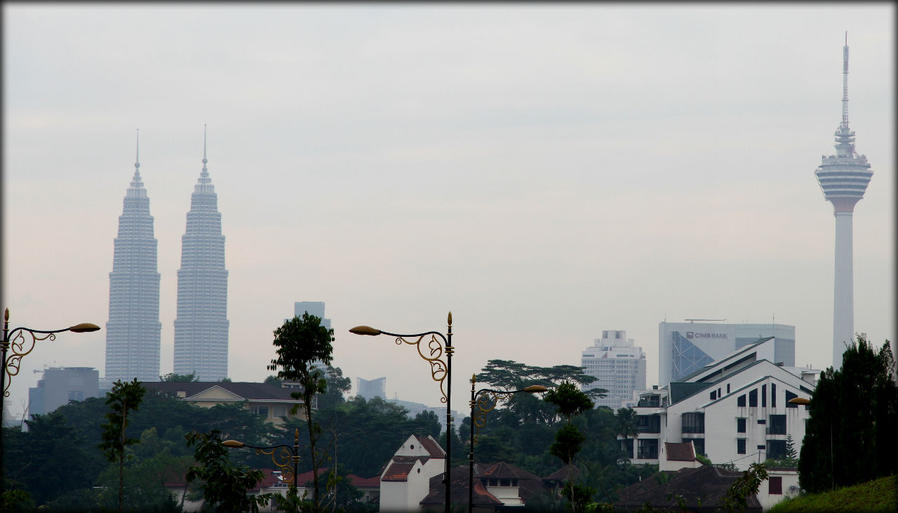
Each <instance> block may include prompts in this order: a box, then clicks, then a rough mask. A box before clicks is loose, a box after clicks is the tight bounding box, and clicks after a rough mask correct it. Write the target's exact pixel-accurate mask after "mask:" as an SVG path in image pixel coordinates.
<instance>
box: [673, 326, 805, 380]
mask: <svg viewBox="0 0 898 513" xmlns="http://www.w3.org/2000/svg"><path fill="white" fill-rule="evenodd" d="M686 320H687V322H661V323H659V324H658V384H660V385H661V386H665V385H667V384H668V383H670V382H671V381H680V380H682V379H683V378H685V377H686V376H688V375H690V374H692V373H693V372H695V371H697V370H699V369H702V368H703V367H704V366H705V365H708V364H710V363H711V362H714V361H716V360H719V359H720V358H722V357H724V356H726V355H728V354H730V353H732V352H733V351H735V350H736V349H739V348H740V347H742V346H746V345H748V344H752V343H754V342H757V341H758V340H760V339H762V338H767V337H775V338H776V342H775V343H774V347H775V353H774V356H773V360H774V362H773V363H782V364H783V365H785V366H786V367H793V366H794V365H795V326H790V325H788V324H774V323H770V324H733V323H724V322H717V321H714V322H709V321H710V320H708V319H686Z"/></svg>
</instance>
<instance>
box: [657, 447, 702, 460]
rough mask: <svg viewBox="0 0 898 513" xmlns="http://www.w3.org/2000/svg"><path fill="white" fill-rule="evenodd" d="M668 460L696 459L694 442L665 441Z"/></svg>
mask: <svg viewBox="0 0 898 513" xmlns="http://www.w3.org/2000/svg"><path fill="white" fill-rule="evenodd" d="M664 450H665V452H667V461H695V446H694V445H692V442H664Z"/></svg>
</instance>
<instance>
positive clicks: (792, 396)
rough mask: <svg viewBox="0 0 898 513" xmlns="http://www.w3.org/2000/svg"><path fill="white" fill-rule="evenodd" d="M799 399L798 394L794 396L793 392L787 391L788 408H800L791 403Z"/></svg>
mask: <svg viewBox="0 0 898 513" xmlns="http://www.w3.org/2000/svg"><path fill="white" fill-rule="evenodd" d="M796 397H798V394H793V393H792V392H790V391H788V390H786V408H798V405H797V404H792V403H790V402H789V401H790V400H792V399H795V398H796Z"/></svg>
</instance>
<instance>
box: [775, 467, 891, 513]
mask: <svg viewBox="0 0 898 513" xmlns="http://www.w3.org/2000/svg"><path fill="white" fill-rule="evenodd" d="M830 511H851V512H856V511H864V512H876V513H879V512H882V513H886V512H893V511H898V475H893V476H888V477H882V478H879V479H877V480H875V481H868V482H866V483H861V484H858V485H854V486H846V487H845V488H839V489H838V490H833V491H831V492H823V493H813V494H808V495H803V496H800V497H796V498H794V499H787V500H785V501H783V502H781V503H779V504H777V505H776V506H774V507H773V508H771V509H770V512H769V513H818V512H821V513H826V512H830Z"/></svg>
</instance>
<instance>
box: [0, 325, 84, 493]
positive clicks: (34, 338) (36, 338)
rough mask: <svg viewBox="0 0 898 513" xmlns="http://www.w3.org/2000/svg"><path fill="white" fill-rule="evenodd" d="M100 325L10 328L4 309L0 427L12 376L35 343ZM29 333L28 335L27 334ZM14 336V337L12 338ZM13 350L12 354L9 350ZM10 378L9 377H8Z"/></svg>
mask: <svg viewBox="0 0 898 513" xmlns="http://www.w3.org/2000/svg"><path fill="white" fill-rule="evenodd" d="M99 329H100V327H99V326H97V325H96V324H92V323H89V322H82V323H80V324H76V325H74V326H69V327H68V328H63V329H59V330H35V329H31V328H26V327H25V326H19V327H18V328H13V329H9V308H6V309H4V311H3V340H2V341H0V354H2V359H0V429H2V427H3V410H4V407H3V406H4V404H5V401H6V398H7V397H9V385H10V384H12V377H13V376H17V375H18V374H19V370H20V369H21V365H22V358H24V357H26V356H28V355H29V354H31V351H33V350H34V346H35V344H37V343H38V342H40V341H41V340H49V341H51V342H52V341H54V340H56V334H57V333H62V332H64V331H71V332H72V333H88V332H91V331H97V330H99ZM26 333H27V334H28V337H26V336H25V334H26ZM10 336H12V338H10ZM29 337H30V340H29ZM10 350H12V354H9V351H10ZM7 378H8V379H7ZM2 489H3V437H2V436H0V490H2Z"/></svg>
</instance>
